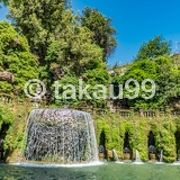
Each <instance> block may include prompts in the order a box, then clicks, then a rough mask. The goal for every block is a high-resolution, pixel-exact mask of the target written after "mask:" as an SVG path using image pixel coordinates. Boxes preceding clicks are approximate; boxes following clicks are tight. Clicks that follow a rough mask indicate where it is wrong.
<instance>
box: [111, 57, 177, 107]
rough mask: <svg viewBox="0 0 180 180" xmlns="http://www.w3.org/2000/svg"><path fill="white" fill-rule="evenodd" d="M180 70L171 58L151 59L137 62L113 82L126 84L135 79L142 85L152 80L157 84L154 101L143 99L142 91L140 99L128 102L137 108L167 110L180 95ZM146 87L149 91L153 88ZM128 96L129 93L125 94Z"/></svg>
mask: <svg viewBox="0 0 180 180" xmlns="http://www.w3.org/2000/svg"><path fill="white" fill-rule="evenodd" d="M179 77H180V70H179V69H177V68H176V67H175V66H174V63H173V60H172V58H171V57H169V56H159V57H157V58H155V59H153V61H149V59H145V60H141V61H135V62H133V63H132V64H131V65H129V66H128V67H127V69H126V71H125V73H124V74H122V75H118V74H117V75H116V76H115V77H113V82H115V83H118V84H123V85H124V84H125V82H126V81H127V80H129V79H135V80H137V81H138V82H139V84H140V85H141V84H142V82H143V81H144V80H145V79H151V80H153V81H154V82H155V84H156V94H155V96H154V97H153V98H152V99H149V100H145V99H143V98H142V94H143V93H144V92H143V90H142V89H141V90H140V93H139V97H138V98H136V99H134V100H128V104H129V106H131V107H135V108H142V109H148V108H153V109H154V108H160V107H161V108H165V107H167V106H169V105H170V101H171V99H173V98H176V97H178V96H179V95H180V92H179V90H180V87H179V84H180V82H179ZM148 86H149V87H146V88H147V89H148V88H149V89H150V88H151V86H150V85H148ZM124 93H125V95H126V94H128V92H127V91H125V92H124Z"/></svg>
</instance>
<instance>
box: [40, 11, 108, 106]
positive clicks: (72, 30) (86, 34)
mask: <svg viewBox="0 0 180 180" xmlns="http://www.w3.org/2000/svg"><path fill="white" fill-rule="evenodd" d="M62 19H63V20H62V23H65V24H66V26H65V27H66V28H64V29H63V30H62V31H61V36H59V35H58V34H57V36H56V37H55V40H54V41H53V42H52V43H51V45H50V46H49V48H48V51H47V56H46V66H45V67H44V71H43V73H42V78H43V79H47V84H48V86H49V87H53V83H54V82H55V81H58V82H59V83H60V84H64V83H66V85H67V83H71V82H73V85H76V86H78V85H77V83H78V79H79V78H81V79H83V81H85V82H86V83H88V84H91V85H96V84H100V83H106V82H107V81H108V80H109V76H108V73H107V69H106V64H105V63H104V62H103V52H102V49H101V48H100V47H99V46H97V45H96V44H95V43H93V41H92V36H93V34H92V32H91V31H90V30H89V29H88V28H86V27H81V26H79V25H78V24H77V21H76V17H74V16H73V14H72V13H71V12H70V11H67V12H66V13H64V16H63V18H62ZM83 102H84V103H87V102H88V101H87V100H83ZM94 102H95V100H94ZM61 103H62V102H61ZM65 103H67V102H65ZM71 103H72V101H71ZM75 103H76V104H77V103H81V102H80V101H78V102H75Z"/></svg>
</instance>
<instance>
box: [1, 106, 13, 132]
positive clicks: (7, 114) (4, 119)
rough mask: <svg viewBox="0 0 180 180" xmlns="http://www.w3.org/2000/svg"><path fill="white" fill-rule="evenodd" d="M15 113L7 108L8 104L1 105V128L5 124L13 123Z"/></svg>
mask: <svg viewBox="0 0 180 180" xmlns="http://www.w3.org/2000/svg"><path fill="white" fill-rule="evenodd" d="M12 122H13V115H12V112H11V109H7V107H6V106H4V105H0V130H1V128H2V125H3V124H7V125H8V124H12Z"/></svg>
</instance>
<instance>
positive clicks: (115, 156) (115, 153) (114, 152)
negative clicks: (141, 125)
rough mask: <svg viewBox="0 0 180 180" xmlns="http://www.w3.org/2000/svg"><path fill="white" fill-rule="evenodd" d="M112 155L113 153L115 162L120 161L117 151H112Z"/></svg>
mask: <svg viewBox="0 0 180 180" xmlns="http://www.w3.org/2000/svg"><path fill="white" fill-rule="evenodd" d="M112 153H113V157H114V161H118V160H119V158H118V155H117V152H116V150H115V149H113V150H112Z"/></svg>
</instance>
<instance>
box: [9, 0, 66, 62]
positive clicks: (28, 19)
mask: <svg viewBox="0 0 180 180" xmlns="http://www.w3.org/2000/svg"><path fill="white" fill-rule="evenodd" d="M67 3H68V2H67V0H39V1H34V0H23V1H16V0H9V3H8V5H9V11H10V17H11V18H12V19H13V22H14V23H15V25H16V28H17V29H18V31H19V32H21V33H22V34H24V35H25V36H26V38H27V40H28V42H29V45H30V47H31V50H32V52H33V53H35V54H36V55H38V57H39V61H40V63H41V64H43V63H44V59H45V56H46V52H47V48H48V46H49V44H50V43H51V40H52V39H54V34H55V33H56V32H59V33H60V32H61V29H63V28H65V27H62V26H61V21H62V15H63V12H64V10H65V9H66V5H67Z"/></svg>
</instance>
